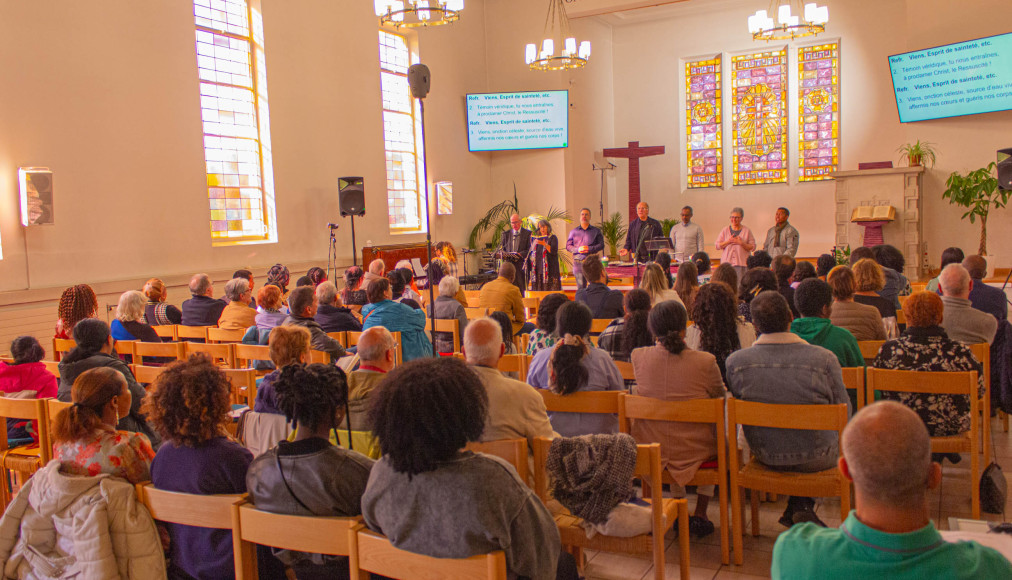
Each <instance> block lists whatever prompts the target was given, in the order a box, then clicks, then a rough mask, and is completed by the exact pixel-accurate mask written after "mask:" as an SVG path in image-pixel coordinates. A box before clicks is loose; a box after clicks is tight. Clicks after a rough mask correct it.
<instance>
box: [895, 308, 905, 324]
mask: <svg viewBox="0 0 1012 580" xmlns="http://www.w3.org/2000/svg"><path fill="white" fill-rule="evenodd" d="M906 323H907V315H906V314H903V309H902V308H901V309H899V310H897V311H896V324H903V325H906Z"/></svg>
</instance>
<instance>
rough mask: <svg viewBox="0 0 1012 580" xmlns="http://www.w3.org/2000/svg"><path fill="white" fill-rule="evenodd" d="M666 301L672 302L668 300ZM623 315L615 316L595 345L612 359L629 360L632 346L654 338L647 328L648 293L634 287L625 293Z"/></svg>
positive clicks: (636, 346)
mask: <svg viewBox="0 0 1012 580" xmlns="http://www.w3.org/2000/svg"><path fill="white" fill-rule="evenodd" d="M666 302H674V301H673V300H668V301H666ZM623 306H624V307H625V316H623V317H622V318H616V319H615V320H612V321H611V324H609V325H608V326H606V327H605V329H604V330H603V331H602V332H601V335H600V336H598V337H597V346H598V347H599V348H601V349H603V350H604V351H605V352H607V353H608V354H609V355H610V356H611V358H612V360H617V361H622V362H629V353H631V352H632V350H633V349H634V348H639V347H641V346H650V345H651V344H653V343H654V338H653V337H652V336H650V329H648V328H647V316H649V315H650V307H651V306H650V294H647V291H646V290H640V289H639V288H634V289H632V290H630V291H628V292H626V294H625V299H624V300H623Z"/></svg>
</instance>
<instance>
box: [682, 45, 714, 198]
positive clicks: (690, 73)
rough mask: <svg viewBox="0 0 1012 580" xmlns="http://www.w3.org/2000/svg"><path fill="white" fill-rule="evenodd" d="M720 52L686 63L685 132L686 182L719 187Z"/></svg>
mask: <svg viewBox="0 0 1012 580" xmlns="http://www.w3.org/2000/svg"><path fill="white" fill-rule="evenodd" d="M721 106H722V104H721V98H720V55H719V54H718V55H717V56H714V57H713V58H707V59H702V60H692V61H688V62H686V63H685V117H686V118H685V132H686V137H687V138H688V146H687V147H686V153H687V156H688V159H687V161H688V168H689V177H688V180H687V183H686V185H687V186H688V187H690V188H694V187H720V186H721V185H723V177H724V165H723V160H722V157H721V156H722V153H723V151H721V149H722V148H723V145H722V144H721V132H722V131H723V123H722V118H721Z"/></svg>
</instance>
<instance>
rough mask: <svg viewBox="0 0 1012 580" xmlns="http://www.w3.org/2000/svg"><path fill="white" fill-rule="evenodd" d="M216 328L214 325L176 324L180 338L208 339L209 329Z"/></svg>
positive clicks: (178, 337)
mask: <svg viewBox="0 0 1012 580" xmlns="http://www.w3.org/2000/svg"><path fill="white" fill-rule="evenodd" d="M208 328H214V327H213V326H184V325H182V324H177V325H176V338H177V339H179V340H184V339H194V340H202V341H206V340H207V329H208Z"/></svg>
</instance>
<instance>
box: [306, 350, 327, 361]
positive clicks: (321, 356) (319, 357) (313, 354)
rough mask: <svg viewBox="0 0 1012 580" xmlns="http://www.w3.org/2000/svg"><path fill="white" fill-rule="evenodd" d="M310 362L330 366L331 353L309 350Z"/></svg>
mask: <svg viewBox="0 0 1012 580" xmlns="http://www.w3.org/2000/svg"><path fill="white" fill-rule="evenodd" d="M309 362H310V363H320V364H330V353H329V352H325V351H322V350H316V349H315V348H311V349H309Z"/></svg>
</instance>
